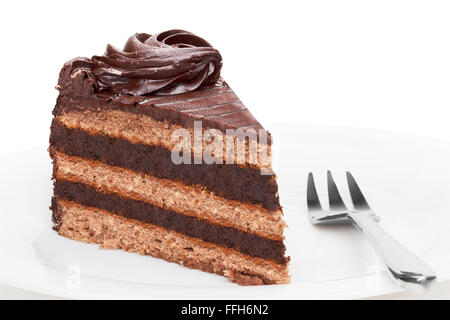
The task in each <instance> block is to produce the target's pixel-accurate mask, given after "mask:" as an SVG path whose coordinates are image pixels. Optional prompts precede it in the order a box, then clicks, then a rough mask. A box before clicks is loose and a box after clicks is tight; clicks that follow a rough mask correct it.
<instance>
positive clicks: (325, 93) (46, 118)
mask: <svg viewBox="0 0 450 320" xmlns="http://www.w3.org/2000/svg"><path fill="white" fill-rule="evenodd" d="M449 17H450V2H448V1H430V0H429V1H411V0H410V1H392V0H391V1H280V0H278V1H242V0H241V1H230V0H228V1H211V0H209V1H173V0H172V1H155V2H153V1H131V0H128V1H117V2H115V1H107V2H103V1H102V2H94V1H76V2H72V3H70V2H68V1H55V2H43V1H29V2H22V1H10V2H6V1H2V2H1V4H0V34H1V37H0V39H1V43H2V45H1V50H0V55H1V59H0V64H1V67H0V72H1V74H0V84H1V89H2V91H1V100H0V101H1V102H0V103H1V108H2V109H1V116H0V119H1V120H0V121H1V122H0V136H1V149H0V153H3V154H4V153H10V152H13V151H15V150H20V149H27V148H29V147H30V146H34V145H45V144H46V143H47V141H48V135H49V126H50V121H51V110H52V108H53V106H54V104H55V99H56V96H57V91H56V90H55V89H54V86H55V85H56V82H57V76H58V73H59V70H60V68H61V66H62V64H63V63H64V62H65V61H67V60H69V59H71V58H73V57H75V56H87V57H90V56H92V55H94V54H102V53H103V51H104V49H105V46H106V44H107V43H111V44H113V45H116V46H118V47H121V46H122V45H123V44H124V42H125V41H126V39H127V38H128V37H129V36H130V35H132V34H133V33H135V32H147V33H156V32H160V31H164V30H168V29H172V28H180V29H186V30H189V31H192V32H194V33H196V34H198V35H200V36H202V37H204V38H205V39H206V40H208V41H209V42H211V43H212V44H213V45H214V46H215V47H216V48H217V49H219V51H220V52H221V54H222V56H223V61H224V66H223V72H222V75H223V77H224V78H225V79H226V80H227V82H228V83H229V84H230V85H231V87H232V88H233V89H234V90H235V91H236V93H237V94H238V95H239V96H240V98H241V99H242V100H243V101H244V103H245V104H246V105H247V106H248V107H249V108H250V109H251V110H252V112H253V114H254V115H255V116H256V117H257V118H258V119H259V120H260V121H261V122H262V123H263V124H266V123H270V122H274V121H275V122H282V121H288V122H296V123H308V124H328V125H339V126H341V125H344V126H355V127H365V128H377V129H382V130H389V131H400V132H408V133H413V134H419V135H426V136H431V137H435V138H439V139H445V140H450V129H449V125H448V110H449V107H450V41H449V39H450V38H449V36H450V18H449ZM286 115H288V116H287V117H286ZM275 139H276V137H275Z"/></svg>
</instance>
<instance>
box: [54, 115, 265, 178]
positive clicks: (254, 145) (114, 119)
mask: <svg viewBox="0 0 450 320" xmlns="http://www.w3.org/2000/svg"><path fill="white" fill-rule="evenodd" d="M56 119H57V120H58V121H59V122H60V123H61V124H63V125H64V126H66V127H67V128H70V129H81V130H83V131H86V132H88V133H89V134H99V135H105V136H110V137H114V138H123V139H126V140H128V141H130V142H131V143H141V144H145V145H156V146H162V147H164V148H166V149H168V150H170V151H172V150H174V148H175V147H179V144H180V141H181V140H180V139H181V138H178V139H174V138H172V135H173V134H174V132H175V131H177V130H180V129H182V130H186V131H187V132H189V134H190V137H191V139H192V141H193V143H191V144H189V145H188V147H187V148H186V149H187V150H191V154H192V155H196V157H197V158H202V155H203V150H206V149H205V148H208V145H210V143H211V142H212V141H217V140H214V139H222V141H223V151H222V155H220V153H216V152H215V150H216V149H215V148H213V145H210V146H209V150H210V151H211V155H212V157H213V158H214V159H221V160H222V161H223V163H237V164H241V165H243V166H244V165H250V166H252V167H257V168H267V169H268V170H269V169H270V167H271V146H270V145H267V144H260V143H258V142H257V141H255V140H253V141H251V142H250V143H249V142H248V141H246V140H245V141H246V142H245V143H244V142H242V139H238V138H226V137H225V135H224V134H223V133H222V132H221V131H219V130H217V129H214V130H210V131H209V132H210V133H211V134H212V137H214V138H213V139H211V140H208V141H205V139H202V135H203V134H204V133H205V131H206V129H207V128H203V131H202V135H194V129H193V128H183V127H182V126H180V125H176V124H172V123H169V122H168V121H157V120H154V119H153V118H151V117H149V116H145V115H142V114H134V113H131V112H124V111H120V110H108V109H105V108H100V107H99V108H98V110H97V111H92V110H79V111H70V112H69V113H65V114H62V115H59V116H57V117H56ZM194 137H195V139H194ZM227 139H231V140H230V141H232V143H231V145H233V146H234V147H233V150H231V151H228V152H227V148H226V140H227ZM194 140H195V142H194ZM195 143H197V145H198V146H199V147H197V148H195V152H196V153H194V145H195ZM186 149H185V150H186ZM228 150H230V149H228ZM249 150H251V151H252V152H249ZM256 150H257V152H256ZM199 152H200V153H199ZM208 154H209V153H208ZM198 155H200V156H198ZM244 155H245V157H244ZM250 155H252V156H250ZM253 155H254V156H253ZM255 156H256V157H255ZM269 172H270V170H269Z"/></svg>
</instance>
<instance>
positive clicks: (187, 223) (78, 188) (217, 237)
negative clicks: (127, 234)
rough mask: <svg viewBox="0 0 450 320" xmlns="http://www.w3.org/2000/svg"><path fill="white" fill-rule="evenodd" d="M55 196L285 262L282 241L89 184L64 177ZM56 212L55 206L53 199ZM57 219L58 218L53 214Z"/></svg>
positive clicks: (56, 220)
mask: <svg viewBox="0 0 450 320" xmlns="http://www.w3.org/2000/svg"><path fill="white" fill-rule="evenodd" d="M54 195H55V196H56V197H58V198H61V199H65V200H70V201H74V202H77V203H79V204H81V205H84V206H88V207H95V208H99V209H102V210H105V211H108V212H111V213H114V214H117V215H121V216H123V217H125V218H129V219H135V220H138V221H142V222H145V223H150V224H154V225H157V226H160V227H163V228H165V229H168V230H173V231H176V232H180V233H183V234H185V235H188V236H191V237H196V238H200V239H202V240H204V241H206V242H210V243H214V244H217V245H221V246H225V247H228V248H233V249H235V250H237V251H240V252H242V253H245V254H247V255H249V256H252V257H259V258H264V259H271V260H273V261H275V262H277V263H280V264H284V263H286V262H287V261H288V260H287V258H286V257H285V256H284V252H285V250H286V249H285V246H284V244H283V242H282V241H276V240H271V239H267V238H264V237H261V236H258V235H254V234H249V233H245V232H242V231H240V230H237V229H234V228H231V227H224V226H220V225H216V224H212V223H209V222H207V221H202V220H200V219H197V218H195V217H191V216H185V215H182V214H179V213H177V212H174V211H171V210H168V209H163V208H159V207H156V206H154V205H152V204H150V203H147V202H143V201H137V200H131V199H126V198H122V197H120V196H118V195H115V194H111V193H103V192H101V191H98V190H96V189H95V188H93V187H90V186H88V185H85V184H82V183H78V182H71V181H66V180H55V184H54ZM52 207H53V210H54V212H55V210H56V209H57V208H56V205H55V202H53V205H52ZM54 221H55V222H60V221H61V218H60V217H54Z"/></svg>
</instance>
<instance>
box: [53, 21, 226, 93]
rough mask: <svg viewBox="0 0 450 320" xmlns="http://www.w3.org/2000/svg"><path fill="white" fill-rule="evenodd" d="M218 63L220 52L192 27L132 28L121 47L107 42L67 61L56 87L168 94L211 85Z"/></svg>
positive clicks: (75, 90)
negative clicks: (101, 49) (102, 49)
mask: <svg viewBox="0 0 450 320" xmlns="http://www.w3.org/2000/svg"><path fill="white" fill-rule="evenodd" d="M221 67H222V57H221V55H220V53H219V51H217V50H216V49H214V48H213V47H212V46H211V45H210V44H209V43H208V42H207V41H205V40H204V39H202V38H200V37H198V36H196V35H194V34H192V33H190V32H187V31H183V30H169V31H165V32H162V33H158V34H155V35H149V34H146V33H136V34H135V35H133V36H131V37H130V38H129V39H128V41H127V42H126V44H125V46H124V48H123V50H118V49H116V48H114V47H113V46H111V45H108V46H107V47H106V53H105V55H103V56H93V57H92V58H91V59H87V58H76V59H73V60H71V61H69V62H67V63H66V64H65V65H64V67H63V69H62V70H61V73H60V79H59V82H58V89H59V90H61V91H63V92H65V93H68V94H74V95H81V96H86V95H89V94H92V93H93V92H104V91H109V92H112V93H114V94H125V95H134V96H140V95H147V94H163V95H171V94H178V93H183V92H188V91H193V90H195V89H197V88H200V87H202V86H208V85H213V84H215V83H216V82H217V81H218V80H219V78H220V69H221Z"/></svg>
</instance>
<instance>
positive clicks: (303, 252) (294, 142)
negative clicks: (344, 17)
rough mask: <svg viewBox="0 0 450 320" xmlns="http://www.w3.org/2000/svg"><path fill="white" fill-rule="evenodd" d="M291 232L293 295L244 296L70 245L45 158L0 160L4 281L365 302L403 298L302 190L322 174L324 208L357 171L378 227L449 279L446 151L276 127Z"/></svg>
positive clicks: (244, 291)
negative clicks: (55, 211)
mask: <svg viewBox="0 0 450 320" xmlns="http://www.w3.org/2000/svg"><path fill="white" fill-rule="evenodd" d="M268 127H269V128H271V129H272V130H271V131H272V133H273V136H274V139H275V141H276V142H277V143H275V145H274V153H275V155H276V158H275V159H274V160H275V168H276V169H277V173H278V176H279V179H278V180H279V185H280V197H281V202H282V205H283V206H284V212H285V218H286V220H287V223H288V225H289V228H288V229H287V232H286V242H287V247H288V254H289V255H290V256H291V263H290V273H291V275H292V283H291V284H289V285H279V286H265V287H239V286H237V285H235V284H233V283H230V282H228V280H227V279H226V278H223V277H220V276H216V275H213V274H208V273H204V272H200V271H197V270H190V269H187V268H183V267H181V266H178V265H176V264H173V263H167V262H165V261H163V260H159V259H154V258H152V257H148V256H140V255H138V254H131V253H125V252H122V251H118V250H98V247H97V246H96V245H89V244H85V243H81V242H76V241H71V240H68V239H66V238H63V237H60V236H58V235H57V233H56V232H54V231H52V230H51V222H50V211H49V210H48V206H49V203H50V197H51V181H50V175H51V166H50V159H49V157H48V154H47V152H46V147H45V146H43V147H42V148H35V149H30V150H28V151H24V152H20V153H17V154H12V155H8V156H2V158H1V160H0V161H1V163H0V177H1V185H0V197H1V202H0V214H1V221H2V222H1V224H0V261H1V263H0V282H2V283H4V284H8V285H11V286H16V287H19V288H22V289H28V290H32V291H37V292H40V293H45V294H51V295H56V296H62V297H71V298H138V299H139V298H149V299H151V298H161V299H170V298H172V299H197V298H199V299H301V298H360V297H368V296H374V295H379V294H386V293H392V292H396V291H399V289H398V288H397V287H396V286H394V285H393V284H392V283H391V281H390V280H389V278H388V276H387V274H386V272H385V271H384V270H383V268H382V266H381V265H380V263H379V261H378V258H377V256H376V255H375V253H374V251H373V250H372V249H371V247H370V246H369V245H368V244H367V242H366V241H365V239H364V237H363V236H362V235H361V234H359V233H358V232H357V231H356V230H354V229H353V228H352V227H349V226H342V227H314V226H311V225H310V224H309V222H308V220H307V218H306V212H305V185H306V175H307V172H308V171H313V172H314V173H315V177H316V182H317V184H318V186H317V187H318V192H319V194H320V196H321V197H323V199H324V201H326V189H325V188H326V186H325V180H326V169H331V170H332V171H333V172H334V176H335V179H336V180H337V183H338V186H340V188H341V189H342V190H343V197H344V200H346V201H348V199H349V198H348V193H347V192H346V190H347V189H346V186H345V178H344V177H345V171H346V170H350V171H351V172H352V173H353V174H354V176H355V177H356V179H357V181H358V182H359V184H360V186H361V188H362V190H363V192H364V193H365V194H366V198H367V199H368V201H369V202H370V203H371V205H372V207H373V208H374V209H375V211H376V213H378V214H379V215H380V216H381V217H382V221H381V224H382V226H383V227H384V228H385V229H386V230H387V231H389V232H390V233H391V234H392V235H393V236H394V237H395V238H397V239H398V240H399V241H400V242H402V243H403V244H404V245H405V246H407V247H408V248H410V249H411V250H412V251H413V252H415V253H417V254H418V255H419V256H420V257H422V258H423V259H425V260H426V261H427V262H428V263H429V264H430V265H431V266H432V267H433V268H434V269H435V271H436V272H437V273H438V276H439V279H440V280H441V281H443V280H448V279H450V197H448V195H449V194H450V192H449V191H450V188H449V181H450V170H449V163H450V144H448V143H447V142H441V141H437V140H432V139H427V138H422V137H415V136H408V135H400V134H391V133H385V132H380V131H375V130H363V129H349V128H334V127H317V126H299V127H294V126H285V125H283V126H279V125H278V126H274V125H272V126H268Z"/></svg>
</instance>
